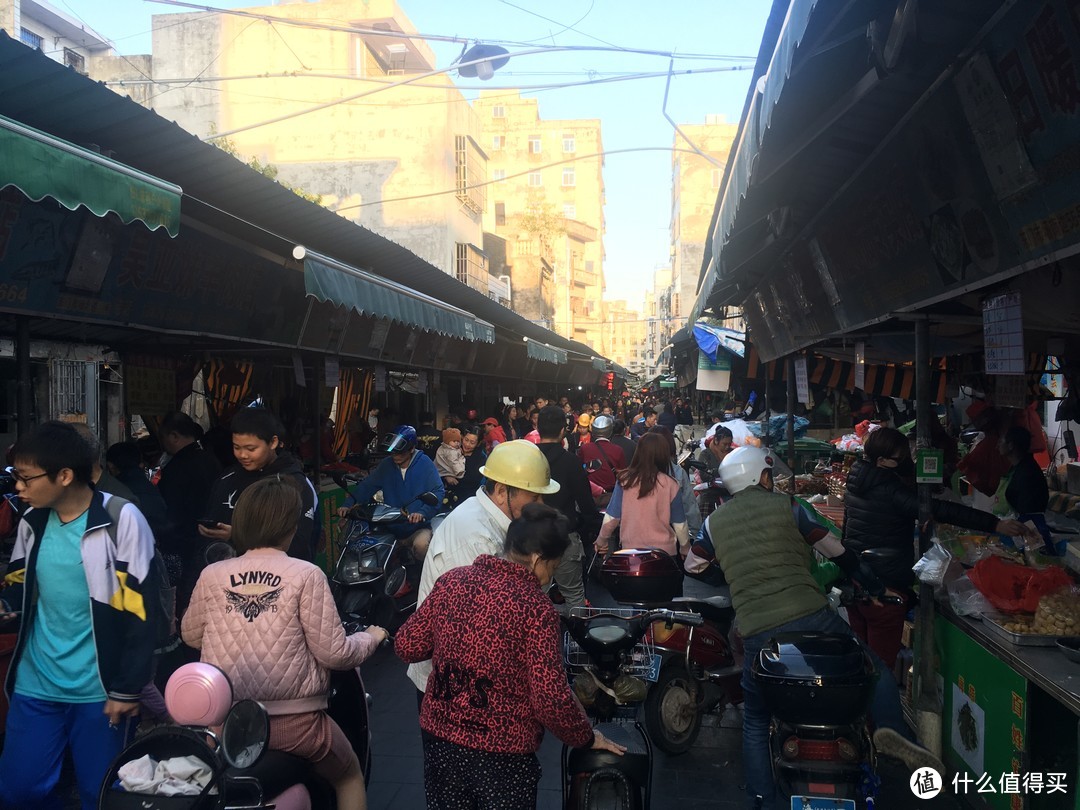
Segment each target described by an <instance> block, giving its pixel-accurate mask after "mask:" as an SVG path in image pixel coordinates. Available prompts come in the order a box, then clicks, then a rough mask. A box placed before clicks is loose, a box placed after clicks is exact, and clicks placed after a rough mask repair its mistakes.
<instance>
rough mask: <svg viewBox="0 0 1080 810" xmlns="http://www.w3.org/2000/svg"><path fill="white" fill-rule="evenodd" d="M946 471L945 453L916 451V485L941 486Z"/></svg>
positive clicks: (925, 450) (924, 450)
mask: <svg viewBox="0 0 1080 810" xmlns="http://www.w3.org/2000/svg"><path fill="white" fill-rule="evenodd" d="M944 470H945V453H944V452H943V451H941V450H927V449H920V450H916V451H915V483H917V484H940V483H941V481H942V478H943V476H944Z"/></svg>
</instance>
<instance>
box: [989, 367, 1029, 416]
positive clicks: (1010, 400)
mask: <svg viewBox="0 0 1080 810" xmlns="http://www.w3.org/2000/svg"><path fill="white" fill-rule="evenodd" d="M1027 397H1028V385H1027V377H1019V376H1015V375H1013V376H1006V375H1003V374H999V375H997V376H996V377H994V404H995V405H997V406H998V407H999V408H1023V407H1024V406H1025V405H1027Z"/></svg>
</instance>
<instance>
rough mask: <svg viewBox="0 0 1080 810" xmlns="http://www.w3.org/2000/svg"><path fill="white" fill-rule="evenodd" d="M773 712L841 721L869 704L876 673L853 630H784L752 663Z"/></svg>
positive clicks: (820, 722) (793, 718)
mask: <svg viewBox="0 0 1080 810" xmlns="http://www.w3.org/2000/svg"><path fill="white" fill-rule="evenodd" d="M753 670H754V679H755V680H756V681H757V683H758V684H760V686H761V690H762V693H763V695H764V697H765V702H766V703H767V704H768V706H769V707H770V709H771V711H772V713H773V714H774V715H775V716H776V717H778V718H780V719H782V720H783V721H784V722H786V723H794V724H799V725H817V726H840V725H848V724H851V723H854V722H855V721H856V720H858V719H859V718H860V717H862V716H863V715H864V714H865V713H866V712H867V710H868V708H869V705H870V700H871V697H872V696H873V691H874V681H875V679H876V675H875V672H874V665H873V662H872V661H871V660H870V657H869V656H868V655H867V654H866V652H865V651H864V650H863V648H862V646H861V645H860V644H859V642H858V640H856V639H855V637H854V636H845V635H840V634H837V633H781V634H778V635H777V636H776V637H775V638H773V639H772V640H770V642H769V643H768V644H766V645H765V646H764V647H763V648H762V650H761V653H760V654H759V655H758V657H757V660H755V661H754V664H753Z"/></svg>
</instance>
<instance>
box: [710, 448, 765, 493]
mask: <svg viewBox="0 0 1080 810" xmlns="http://www.w3.org/2000/svg"><path fill="white" fill-rule="evenodd" d="M772 468H773V459H772V456H771V455H770V454H769V453H768V452H767V451H765V450H762V449H761V448H760V447H739V448H737V449H735V450H732V451H731V452H730V453H728V454H727V455H726V456H724V460H723V461H721V462H720V478H721V479H722V480H723V482H724V487H725V488H726V489H727V491H728V492H730V493H731V494H732V495H734V494H735V493H737V492H742V491H743V490H744V489H749V488H750V487H752V486H755V485H756V484H757V483H759V482H760V481H761V473H763V472H764V471H765V470H771V469H772Z"/></svg>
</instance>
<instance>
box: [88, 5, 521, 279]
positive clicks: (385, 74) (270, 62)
mask: <svg viewBox="0 0 1080 810" xmlns="http://www.w3.org/2000/svg"><path fill="white" fill-rule="evenodd" d="M245 12H246V13H247V14H249V15H264V16H265V17H273V18H277V19H282V18H284V19H288V20H292V21H295V22H296V23H297V24H295V25H294V24H285V23H281V22H276V21H270V22H266V21H263V22H259V20H258V19H257V17H256V19H255V24H253V20H252V17H250V16H236V15H230V14H208V13H206V12H202V11H200V12H195V13H192V14H169V15H157V16H155V17H154V23H153V25H154V31H153V54H152V60H151V62H152V64H151V65H150V68H151V72H150V75H149V79H150V80H152V82H153V86H154V88H155V90H154V94H153V96H152V99H147V98H146V94H145V92H144V90H145V87H146V85H147V81H146V80H145V79H143V80H140V78H139V77H138V76H136V75H133V70H132V69H130V67H127V68H125V66H124V65H118V64H115V63H103V64H102V65H101V66H100V70H98V71H97V72H96V74H95V76H94V77H95V78H98V79H106V80H109V81H108V83H109V84H110V86H111V87H112V88H113V89H114V90H117V91H118V92H122V93H127V94H129V95H131V96H132V97H133V98H135V100H136V101H141V102H143V103H145V104H146V105H147V106H150V107H151V108H152V109H154V110H155V111H156V112H158V113H159V114H160V115H162V116H163V117H165V118H168V119H171V120H174V121H176V122H177V123H178V124H180V125H181V126H182V127H184V128H185V129H187V130H188V131H190V132H192V133H194V134H195V135H197V136H199V137H203V138H206V137H208V136H212V135H214V134H218V133H220V134H222V135H225V136H227V138H228V142H229V144H230V145H231V147H232V148H234V149H235V151H236V153H237V154H238V155H239V156H241V157H242V158H244V159H250V158H255V159H257V160H258V161H259V162H260V163H262V164H270V165H272V166H274V167H275V168H276V169H277V172H278V173H277V179H279V180H281V181H282V182H284V183H286V184H288V185H290V186H293V187H295V188H297V189H300V190H303V191H305V192H307V193H309V194H314V195H319V196H320V197H321V200H320V202H321V203H322V204H323V205H325V206H326V207H328V208H330V209H331V210H334V211H337V212H339V213H340V214H341V215H342V216H344V217H346V218H348V219H350V220H353V221H354V222H357V223H358V224H361V225H363V226H365V227H367V228H369V229H371V230H373V231H376V232H377V233H379V234H381V235H383V236H386V237H387V238H389V239H391V240H393V241H395V242H397V243H399V244H401V245H403V246H405V247H407V248H408V249H409V250H411V251H412V252H413V253H415V254H417V255H418V256H420V257H421V258H423V259H425V260H426V261H428V262H430V263H431V264H433V265H435V266H436V267H439V268H441V269H443V270H444V271H446V272H447V273H450V274H453V275H455V276H457V278H458V279H459V280H461V281H463V282H465V283H467V284H468V285H469V286H472V287H474V288H476V289H478V290H480V291H481V292H483V293H485V294H487V295H490V296H491V297H493V298H497V299H500V300H506V299H507V298H508V290H507V285H506V283H505V281H502V282H500V280H499V279H498V278H496V277H494V276H492V275H491V274H490V273H489V271H488V267H487V265H488V262H487V257H486V255H485V253H484V250H483V241H484V238H483V218H484V212H485V210H486V209H487V207H488V202H487V197H486V195H487V188H486V187H485V186H484V185H483V183H484V181H485V180H486V179H487V155H486V151H485V150H484V149H483V148H482V147H481V145H480V132H481V129H480V126H479V122H478V119H477V116H476V114H475V112H474V111H473V109H472V107H471V105H470V104H469V102H468V100H467V99H465V97H464V96H463V95H462V94H461V92H460V91H459V90H458V89H457V88H456V87H455V86H454V84H453V82H452V81H451V79H450V77H449V76H448V75H445V74H440V75H437V76H432V77H428V78H425V79H423V80H422V81H418V82H416V84H409V85H401V84H399V83H400V82H401V81H402V80H404V79H407V78H408V77H410V76H415V75H416V74H418V73H426V72H429V71H432V70H435V69H436V66H435V56H434V54H433V53H432V51H431V49H430V48H429V47H428V46H427V45H426V44H425V43H424V42H423V41H422V40H420V39H415V38H411V37H410V36H408V35H409V34H414V33H416V29H415V28H414V26H413V25H412V23H411V22H410V21H409V19H408V18H407V17H406V16H405V14H404V13H403V12H402V11H401V9H400V8H399V7H398V5H397V3H396V2H394V0H367V1H366V2H364V3H356V2H353V0H321V2H314V3H311V2H309V3H293V4H283V5H275V6H265V7H259V8H248V9H245ZM342 28H349V29H353V30H348V31H346V30H340V29H342ZM109 70H111V71H112V75H109V74H108V72H107V71H109ZM163 84H164V85H166V86H167V87H169V88H170V89H169V91H168V92H162V85H163ZM320 104H326V106H325V107H324V108H323V109H320V110H318V111H315V112H306V113H304V114H297V113H301V112H302V111H305V110H309V109H310V108H312V107H315V106H317V105H320ZM276 119H281V120H276ZM268 121H274V123H266V122H268ZM253 125H259V126H254V127H253ZM246 127H253V128H250V129H245V128H246ZM234 130H240V131H235V132H234Z"/></svg>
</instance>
